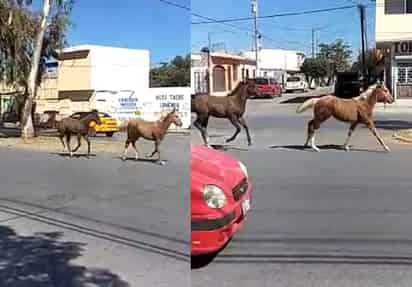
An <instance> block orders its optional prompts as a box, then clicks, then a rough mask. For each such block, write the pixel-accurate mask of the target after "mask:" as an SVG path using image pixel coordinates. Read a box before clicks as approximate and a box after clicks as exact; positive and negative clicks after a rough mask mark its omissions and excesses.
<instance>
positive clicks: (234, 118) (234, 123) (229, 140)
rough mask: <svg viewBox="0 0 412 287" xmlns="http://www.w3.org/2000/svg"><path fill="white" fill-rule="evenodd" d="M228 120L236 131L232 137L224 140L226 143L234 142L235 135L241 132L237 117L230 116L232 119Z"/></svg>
mask: <svg viewBox="0 0 412 287" xmlns="http://www.w3.org/2000/svg"><path fill="white" fill-rule="evenodd" d="M229 120H230V122H231V123H232V125H233V126H234V127H235V128H236V131H235V133H234V134H233V136H231V137H230V138H228V139H227V140H226V142H227V143H228V142H232V141H234V140H235V138H236V137H237V135H238V134H239V133H240V130H241V128H240V125H239V119H238V118H237V117H235V116H232V117H230V118H229Z"/></svg>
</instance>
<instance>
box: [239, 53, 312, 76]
mask: <svg viewBox="0 0 412 287" xmlns="http://www.w3.org/2000/svg"><path fill="white" fill-rule="evenodd" d="M242 54H243V55H244V56H246V57H247V58H249V59H252V60H255V58H256V56H255V52H254V51H246V52H243V53H242ZM304 60H305V55H304V53H302V52H299V51H292V50H281V49H261V50H260V51H259V59H258V68H259V73H258V76H260V77H274V78H277V79H278V80H281V79H280V77H282V75H283V74H285V73H297V72H299V71H300V67H301V66H302V64H303V62H304Z"/></svg>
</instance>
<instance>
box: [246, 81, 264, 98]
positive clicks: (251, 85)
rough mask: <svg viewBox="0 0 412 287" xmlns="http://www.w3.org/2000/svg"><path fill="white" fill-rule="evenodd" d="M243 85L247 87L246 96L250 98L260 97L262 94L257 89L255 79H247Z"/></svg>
mask: <svg viewBox="0 0 412 287" xmlns="http://www.w3.org/2000/svg"><path fill="white" fill-rule="evenodd" d="M243 85H245V86H246V94H247V97H248V98H250V97H256V96H259V94H260V92H259V89H258V88H257V85H256V80H255V79H246V80H244V81H243Z"/></svg>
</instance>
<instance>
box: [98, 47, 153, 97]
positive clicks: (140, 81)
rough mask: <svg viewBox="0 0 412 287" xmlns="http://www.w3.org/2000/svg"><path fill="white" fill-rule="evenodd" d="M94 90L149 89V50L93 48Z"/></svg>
mask: <svg viewBox="0 0 412 287" xmlns="http://www.w3.org/2000/svg"><path fill="white" fill-rule="evenodd" d="M91 64H92V71H91V73H92V77H91V89H93V90H111V91H116V90H136V91H139V90H141V91H143V90H146V89H148V88H149V72H150V54H149V51H147V50H132V49H121V48H112V47H98V46H97V47H92V48H91Z"/></svg>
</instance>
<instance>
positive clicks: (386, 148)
mask: <svg viewBox="0 0 412 287" xmlns="http://www.w3.org/2000/svg"><path fill="white" fill-rule="evenodd" d="M366 125H367V127H368V128H369V130H370V131H371V132H372V134H373V135H374V136H375V138H376V139H377V140H378V142H379V143H380V145H381V146H382V147H383V149H384V150H385V151H387V152H390V151H391V150H390V148H389V147H388V146H387V145H386V144H385V142H384V141H383V139H382V138H381V136H380V135H379V133H378V131H377V130H376V127H375V124H374V123H373V122H372V121H368V122H367V124H366Z"/></svg>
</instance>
